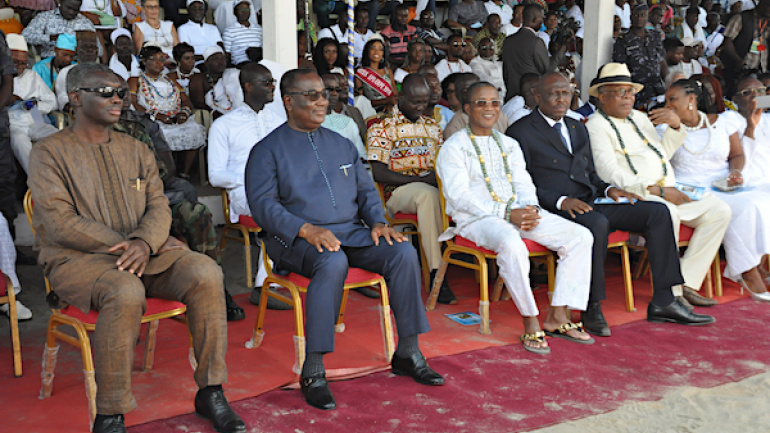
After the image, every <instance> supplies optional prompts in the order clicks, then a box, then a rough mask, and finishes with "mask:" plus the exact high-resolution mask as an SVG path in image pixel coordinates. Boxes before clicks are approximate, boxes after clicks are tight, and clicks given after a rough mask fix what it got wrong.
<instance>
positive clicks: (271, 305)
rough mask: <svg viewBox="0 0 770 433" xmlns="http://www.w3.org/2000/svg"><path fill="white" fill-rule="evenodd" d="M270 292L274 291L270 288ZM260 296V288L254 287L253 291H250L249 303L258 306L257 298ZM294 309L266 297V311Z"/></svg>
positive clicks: (289, 305)
mask: <svg viewBox="0 0 770 433" xmlns="http://www.w3.org/2000/svg"><path fill="white" fill-rule="evenodd" d="M270 290H273V291H274V290H275V289H273V288H270ZM260 296H262V287H255V288H254V290H252V291H251V295H250V296H249V302H251V303H252V304H254V305H259V297H260ZM293 308H294V307H292V306H291V304H287V303H285V302H281V301H279V300H277V299H275V298H271V297H269V296H268V297H267V309H268V310H291V309H293Z"/></svg>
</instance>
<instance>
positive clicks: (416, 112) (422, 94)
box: [366, 74, 457, 304]
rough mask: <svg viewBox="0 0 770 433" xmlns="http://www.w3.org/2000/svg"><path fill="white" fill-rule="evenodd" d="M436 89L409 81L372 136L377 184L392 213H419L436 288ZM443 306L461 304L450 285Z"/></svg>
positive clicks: (415, 77) (420, 79)
mask: <svg viewBox="0 0 770 433" xmlns="http://www.w3.org/2000/svg"><path fill="white" fill-rule="evenodd" d="M429 97H430V86H429V85H428V81H427V80H426V79H425V76H423V75H420V74H410V75H407V76H406V77H405V78H404V80H403V83H402V85H401V93H399V95H398V106H396V107H393V108H392V110H391V111H390V112H389V113H387V114H386V115H385V117H383V118H382V119H381V120H379V121H377V122H376V123H373V124H372V125H371V126H370V127H369V129H368V130H367V131H366V148H367V152H368V156H367V159H368V160H369V161H370V163H371V165H372V175H374V180H375V181H376V182H378V183H381V184H383V185H384V186H385V206H386V207H387V208H388V212H390V213H391V214H395V213H397V212H403V213H416V214H417V224H418V225H419V227H420V237H421V239H422V245H420V247H421V248H422V249H423V251H424V252H425V257H426V259H427V260H428V266H429V267H430V270H431V272H430V275H431V281H430V284H431V286H432V285H433V278H434V277H435V276H436V271H437V270H438V267H439V265H440V264H441V245H440V244H439V241H438V235H439V234H440V233H441V232H442V230H443V227H442V223H441V207H440V206H441V205H440V201H439V195H438V183H437V181H436V172H435V162H436V154H437V153H438V150H439V148H440V147H441V143H442V142H443V140H442V138H441V127H440V126H439V124H438V123H437V122H436V121H435V120H433V119H431V118H428V117H425V116H423V115H422V113H423V111H425V107H426V106H427V105H428V98H429ZM438 300H439V302H441V303H444V304H455V303H457V300H456V299H455V297H454V294H452V291H451V290H450V289H449V286H448V284H447V282H446V279H444V282H443V284H442V285H441V291H440V292H439V299H438Z"/></svg>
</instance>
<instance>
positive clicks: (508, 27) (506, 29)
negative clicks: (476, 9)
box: [500, 24, 521, 36]
mask: <svg viewBox="0 0 770 433" xmlns="http://www.w3.org/2000/svg"><path fill="white" fill-rule="evenodd" d="M519 30H521V26H514V25H513V24H503V28H501V29H500V31H501V32H503V33H504V34H505V36H510V35H512V34H514V33H516V32H518V31H519Z"/></svg>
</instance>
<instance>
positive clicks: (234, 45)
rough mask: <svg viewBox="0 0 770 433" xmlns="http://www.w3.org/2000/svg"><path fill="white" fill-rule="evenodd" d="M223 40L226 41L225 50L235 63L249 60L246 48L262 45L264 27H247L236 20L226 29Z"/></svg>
mask: <svg viewBox="0 0 770 433" xmlns="http://www.w3.org/2000/svg"><path fill="white" fill-rule="evenodd" d="M222 42H224V43H225V50H226V51H227V52H228V53H230V56H231V58H232V61H233V64H234V65H237V64H240V63H243V62H247V61H248V60H249V57H248V56H247V55H246V49H247V48H249V47H261V46H262V27H260V26H254V25H252V26H249V27H246V26H244V25H243V24H241V23H237V22H236V23H235V24H233V25H231V26H230V27H228V28H227V30H225V33H224V34H223V35H222Z"/></svg>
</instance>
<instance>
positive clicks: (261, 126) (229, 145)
mask: <svg viewBox="0 0 770 433" xmlns="http://www.w3.org/2000/svg"><path fill="white" fill-rule="evenodd" d="M239 80H240V85H241V89H242V90H243V104H241V105H240V106H239V107H238V108H236V109H234V110H232V111H230V112H229V113H227V114H225V115H224V116H222V117H220V118H218V119H217V120H215V121H214V123H213V124H212V125H211V128H210V129H209V137H208V140H209V146H208V159H209V162H208V170H209V182H211V185H212V186H215V187H218V188H225V189H227V196H228V197H229V199H230V222H233V223H235V222H238V216H239V215H245V216H251V210H250V209H249V203H248V200H246V189H245V187H244V175H243V173H244V169H245V168H246V161H247V160H248V158H249V152H251V148H252V147H254V145H255V144H257V143H258V142H259V141H260V140H261V139H263V138H265V137H266V136H267V134H269V133H271V132H272V131H273V130H274V129H275V128H277V127H278V126H279V125H280V124H281V123H283V120H282V119H280V118H278V116H276V115H275V114H274V113H273V112H272V111H271V110H265V109H264V107H265V105H266V104H268V103H270V102H272V101H273V92H274V91H275V84H276V82H275V79H273V76H272V74H271V73H270V70H268V69H267V68H266V67H265V66H263V65H260V64H258V63H247V64H246V65H245V66H243V68H241V71H240V75H239ZM261 255H262V252H261V251H260V258H259V260H257V262H258V270H257V278H256V282H255V283H256V284H255V288H254V291H253V292H252V295H251V297H250V301H251V302H252V303H254V304H256V303H257V302H258V300H259V296H260V294H261V292H260V290H261V287H262V282H263V281H264V279H265V278H267V271H266V270H265V268H264V262H263V261H262V257H261ZM268 308H271V309H282V310H285V309H289V308H290V307H289V305H287V304H285V303H283V302H280V301H278V300H276V299H274V298H272V297H271V298H270V301H269V302H268Z"/></svg>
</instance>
